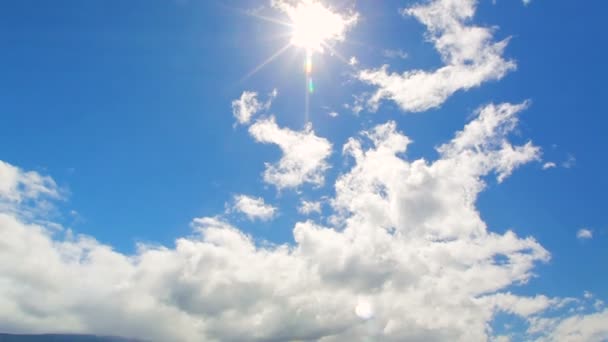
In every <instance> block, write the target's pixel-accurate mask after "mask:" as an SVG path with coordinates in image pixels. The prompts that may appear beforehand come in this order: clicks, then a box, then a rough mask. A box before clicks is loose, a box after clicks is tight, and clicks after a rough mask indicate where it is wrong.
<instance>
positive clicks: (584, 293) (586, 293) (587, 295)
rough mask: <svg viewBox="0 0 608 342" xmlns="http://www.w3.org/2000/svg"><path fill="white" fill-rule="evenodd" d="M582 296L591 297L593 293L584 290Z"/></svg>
mask: <svg viewBox="0 0 608 342" xmlns="http://www.w3.org/2000/svg"><path fill="white" fill-rule="evenodd" d="M583 297H585V299H590V298H593V293H591V292H589V291H585V292H583Z"/></svg>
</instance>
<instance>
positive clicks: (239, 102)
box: [232, 89, 278, 124]
mask: <svg viewBox="0 0 608 342" xmlns="http://www.w3.org/2000/svg"><path fill="white" fill-rule="evenodd" d="M277 94H278V91H277V90H276V89H274V90H273V91H272V92H271V93H270V95H269V98H268V100H267V101H266V102H260V101H259V100H258V93H256V92H254V91H244V92H243V93H242V94H241V97H240V98H238V99H236V100H234V101H232V114H233V115H234V117H235V118H236V120H237V122H238V123H239V124H248V123H249V122H250V121H251V118H252V117H253V116H254V115H256V114H257V113H259V112H260V111H263V110H268V109H270V106H271V105H272V100H274V98H275V97H276V96H277Z"/></svg>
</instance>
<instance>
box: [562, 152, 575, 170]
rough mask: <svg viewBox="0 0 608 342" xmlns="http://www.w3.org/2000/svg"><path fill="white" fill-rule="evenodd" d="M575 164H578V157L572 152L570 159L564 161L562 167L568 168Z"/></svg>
mask: <svg viewBox="0 0 608 342" xmlns="http://www.w3.org/2000/svg"><path fill="white" fill-rule="evenodd" d="M574 165H576V158H575V157H574V156H573V155H572V154H569V155H568V159H566V161H564V162H563V163H562V167H564V168H566V169H571V168H573V167H574Z"/></svg>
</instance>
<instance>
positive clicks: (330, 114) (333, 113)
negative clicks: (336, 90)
mask: <svg viewBox="0 0 608 342" xmlns="http://www.w3.org/2000/svg"><path fill="white" fill-rule="evenodd" d="M327 115H329V116H331V117H332V118H335V117H338V115H339V114H338V112H336V111H331V112H329V113H327Z"/></svg>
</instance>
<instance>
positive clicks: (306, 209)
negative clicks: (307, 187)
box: [298, 200, 321, 215]
mask: <svg viewBox="0 0 608 342" xmlns="http://www.w3.org/2000/svg"><path fill="white" fill-rule="evenodd" d="M298 212H299V213H300V214H304V215H309V214H312V213H317V214H320V213H321V202H318V201H305V200H302V201H301V202H300V206H299V207H298Z"/></svg>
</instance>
